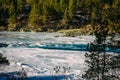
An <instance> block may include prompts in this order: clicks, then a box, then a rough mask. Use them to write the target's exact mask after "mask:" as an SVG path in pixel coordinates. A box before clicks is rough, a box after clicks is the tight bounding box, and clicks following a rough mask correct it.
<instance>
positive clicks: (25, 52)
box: [0, 48, 86, 77]
mask: <svg viewBox="0 0 120 80" xmlns="http://www.w3.org/2000/svg"><path fill="white" fill-rule="evenodd" d="M0 53H3V54H4V56H7V58H8V59H9V60H10V66H8V67H5V68H4V70H3V71H4V72H14V71H18V70H20V69H21V68H22V67H23V68H24V69H25V70H26V72H27V75H28V76H29V77H30V76H43V75H44V76H52V75H55V70H54V69H53V68H55V67H56V66H59V67H60V71H59V73H57V74H59V75H62V74H63V73H64V71H63V67H66V68H68V67H69V70H68V72H67V73H66V74H74V75H81V74H82V73H83V71H84V70H85V68H86V67H85V63H84V59H85V57H84V53H85V52H82V51H68V50H47V49H38V48H31V49H28V48H2V49H0Z"/></svg>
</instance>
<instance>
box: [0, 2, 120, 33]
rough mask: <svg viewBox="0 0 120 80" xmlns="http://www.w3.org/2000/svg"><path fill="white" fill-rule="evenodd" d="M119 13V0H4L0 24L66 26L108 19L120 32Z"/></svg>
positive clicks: (12, 27)
mask: <svg viewBox="0 0 120 80" xmlns="http://www.w3.org/2000/svg"><path fill="white" fill-rule="evenodd" d="M77 11H78V12H84V13H77ZM119 13H120V1H119V0H110V1H107V0H0V26H5V28H3V27H2V29H1V30H3V29H5V30H18V31H19V30H20V29H23V30H26V29H28V28H30V29H32V28H37V29H38V28H42V27H44V26H47V27H46V28H47V29H56V28H57V29H59V27H60V26H62V27H63V29H65V27H66V25H65V24H69V25H70V26H77V27H71V28H79V27H80V26H81V25H87V24H91V25H92V24H93V22H95V24H100V22H99V21H102V22H104V20H105V19H108V20H107V21H108V23H109V24H108V25H109V26H110V27H109V33H110V34H112V33H115V31H117V33H120V29H119V25H120V24H119V23H120V14H119ZM101 17H102V18H101ZM74 20H75V21H76V20H77V22H76V23H75V22H73V21H74ZM53 24H54V27H55V28H52V27H51V25H53ZM6 26H7V27H6Z"/></svg>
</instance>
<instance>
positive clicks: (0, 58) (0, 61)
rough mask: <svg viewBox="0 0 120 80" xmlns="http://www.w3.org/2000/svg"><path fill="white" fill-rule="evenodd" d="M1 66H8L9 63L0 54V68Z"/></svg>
mask: <svg viewBox="0 0 120 80" xmlns="http://www.w3.org/2000/svg"><path fill="white" fill-rule="evenodd" d="M2 65H9V61H8V60H7V58H6V57H3V55H2V54H1V53H0V66H2Z"/></svg>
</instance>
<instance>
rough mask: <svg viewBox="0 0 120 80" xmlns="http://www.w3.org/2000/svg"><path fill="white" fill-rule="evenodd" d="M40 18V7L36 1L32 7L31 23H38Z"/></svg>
mask: <svg viewBox="0 0 120 80" xmlns="http://www.w3.org/2000/svg"><path fill="white" fill-rule="evenodd" d="M38 18H39V9H38V5H37V4H36V3H34V4H33V5H32V9H31V12H30V15H29V21H30V24H31V25H36V24H37V20H38Z"/></svg>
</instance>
